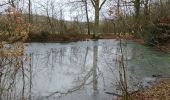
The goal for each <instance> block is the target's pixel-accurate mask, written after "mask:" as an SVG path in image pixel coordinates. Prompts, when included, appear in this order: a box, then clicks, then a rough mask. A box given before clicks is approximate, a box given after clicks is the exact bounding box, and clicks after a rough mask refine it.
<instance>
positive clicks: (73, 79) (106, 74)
mask: <svg viewBox="0 0 170 100" xmlns="http://www.w3.org/2000/svg"><path fill="white" fill-rule="evenodd" d="M122 46H123V53H124V56H125V57H124V58H125V59H124V60H125V61H124V62H125V66H126V71H127V80H128V88H129V91H135V90H138V89H139V88H144V87H145V86H149V85H150V83H151V82H153V81H155V80H156V77H153V76H156V75H159V76H161V77H166V76H169V73H170V55H169V54H166V53H163V52H159V51H156V50H154V49H152V48H149V47H146V46H143V45H139V44H137V43H134V42H130V41H129V42H127V43H124V44H123V45H122ZM119 50H120V49H119V41H116V40H98V41H84V42H72V43H30V44H28V46H27V47H26V49H25V54H26V55H27V56H30V57H31V61H30V62H29V63H25V64H24V66H25V70H27V68H28V69H29V67H30V68H31V71H28V72H27V71H25V83H24V89H25V90H24V96H25V98H29V99H32V100H113V98H115V97H114V96H112V95H109V94H107V93H108V92H112V93H118V94H121V91H120V84H119V71H120V68H119V66H118V64H117V62H118V56H119V52H118V51H119ZM18 80H19V79H18ZM16 84H19V85H16V86H17V89H18V90H17V89H16V91H17V93H18V94H16V95H19V94H21V91H22V90H23V88H21V87H22V85H23V82H22V81H21V79H20V80H19V81H18V83H17V82H16ZM13 100H14V99H13ZM16 100H17V99H16Z"/></svg>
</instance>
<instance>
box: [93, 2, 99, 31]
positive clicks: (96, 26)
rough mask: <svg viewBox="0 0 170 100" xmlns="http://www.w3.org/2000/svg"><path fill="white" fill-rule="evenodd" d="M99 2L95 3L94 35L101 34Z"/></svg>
mask: <svg viewBox="0 0 170 100" xmlns="http://www.w3.org/2000/svg"><path fill="white" fill-rule="evenodd" d="M99 11H100V9H99V0H96V1H95V22H94V34H98V33H99Z"/></svg>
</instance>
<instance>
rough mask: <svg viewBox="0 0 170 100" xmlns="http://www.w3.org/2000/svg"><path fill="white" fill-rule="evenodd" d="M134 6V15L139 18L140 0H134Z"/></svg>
mask: <svg viewBox="0 0 170 100" xmlns="http://www.w3.org/2000/svg"><path fill="white" fill-rule="evenodd" d="M134 4H135V5H134V6H135V17H136V18H139V14H140V0H135V1H134Z"/></svg>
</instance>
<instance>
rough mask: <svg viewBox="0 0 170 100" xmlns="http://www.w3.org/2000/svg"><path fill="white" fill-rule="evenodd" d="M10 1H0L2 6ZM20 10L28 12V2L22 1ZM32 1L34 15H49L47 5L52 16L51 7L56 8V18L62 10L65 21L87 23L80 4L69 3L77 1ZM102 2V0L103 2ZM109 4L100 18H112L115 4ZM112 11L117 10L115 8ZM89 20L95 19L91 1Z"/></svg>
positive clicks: (106, 4) (0, 8)
mask: <svg viewBox="0 0 170 100" xmlns="http://www.w3.org/2000/svg"><path fill="white" fill-rule="evenodd" d="M7 1H8V0H0V4H3V3H5V2H7ZM20 1H21V3H20V8H21V9H24V11H23V12H28V0H20ZM31 1H32V13H33V14H39V15H47V14H46V9H47V5H48V6H49V7H48V9H49V14H50V16H52V13H51V12H52V10H50V9H51V5H53V6H54V12H55V16H54V17H55V18H58V19H60V18H61V9H62V19H65V20H74V19H79V20H80V21H86V15H85V10H84V8H82V7H81V6H82V5H81V4H80V3H69V1H71V2H72V1H75V0H31ZM101 1H102V0H101ZM107 1H108V2H106V3H105V5H104V6H103V9H101V11H100V17H101V19H102V18H107V19H108V18H112V17H110V16H108V11H109V9H110V7H111V6H112V7H113V4H115V3H114V2H111V1H110V0H107ZM4 8H5V6H4V7H0V11H1V12H2V11H3V10H4ZM112 9H115V8H114V7H113V8H112ZM88 12H89V18H90V21H93V19H94V8H93V6H92V4H91V2H90V0H89V8H88Z"/></svg>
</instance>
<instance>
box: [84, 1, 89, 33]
mask: <svg viewBox="0 0 170 100" xmlns="http://www.w3.org/2000/svg"><path fill="white" fill-rule="evenodd" d="M84 3H85V11H86V20H87V31H88V35H90V22H89V14H88V7H87V0H84Z"/></svg>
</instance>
